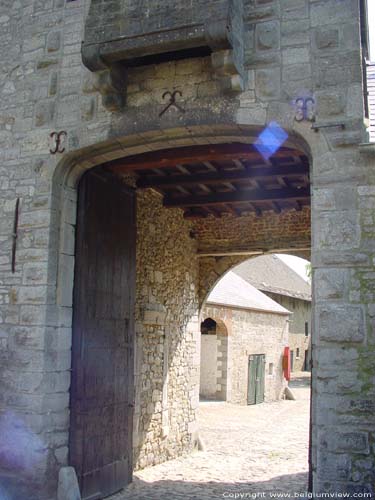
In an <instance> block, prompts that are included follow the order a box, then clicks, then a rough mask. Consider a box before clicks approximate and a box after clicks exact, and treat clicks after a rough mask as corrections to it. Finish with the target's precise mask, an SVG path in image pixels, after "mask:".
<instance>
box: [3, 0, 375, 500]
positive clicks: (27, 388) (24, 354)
mask: <svg viewBox="0 0 375 500" xmlns="http://www.w3.org/2000/svg"><path fill="white" fill-rule="evenodd" d="M104 3H106V2H103V4H104ZM132 3H133V4H134V5H135V4H137V8H139V9H140V10H142V9H143V8H144V2H132ZM185 3H186V2H180V1H176V2H175V3H174V5H173V9H171V10H170V11H169V14H168V15H170V16H172V17H173V15H174V13H177V11H178V10H179V9H181V8H182V5H183V4H185ZM215 3H216V2H214V1H213V2H208V3H207V5H208V7H207V8H210V7H211V6H212V5H214V4H215ZM89 4H90V2H89V1H88V0H74V1H69V2H68V1H64V0H45V1H40V0H24V1H23V2H21V1H19V0H12V1H10V0H3V1H2V2H1V3H0V44H1V47H2V55H1V60H0V68H1V71H0V160H1V162H0V214H1V215H0V346H1V350H0V353H1V363H0V380H1V393H0V410H1V414H0V434H1V436H2V438H1V439H0V478H1V479H0V484H1V488H2V489H3V490H4V492H5V493H4V495H5V494H8V496H10V497H11V498H12V500H13V498H28V499H30V500H35V499H37V500H52V499H55V498H56V491H57V483H58V473H59V470H60V468H61V467H62V466H66V465H67V464H68V461H69V458H68V456H69V449H68V443H69V387H70V368H71V336H72V333H71V325H72V312H73V311H72V290H73V284H74V244H75V242H74V234H75V223H76V215H75V214H76V203H77V185H78V182H79V179H80V177H81V176H82V174H83V173H84V172H85V171H87V170H88V169H90V168H92V167H94V166H96V165H100V164H102V163H104V162H106V161H109V160H112V159H116V158H121V157H124V156H128V155H135V154H137V153H142V152H145V151H154V150H161V149H166V148H173V147H179V146H188V145H196V144H210V143H230V142H243V143H248V142H249V138H250V137H254V136H256V135H257V134H259V133H260V132H261V131H262V130H264V128H265V127H267V125H268V124H269V123H270V122H274V121H276V122H277V123H278V124H279V125H280V126H281V127H283V128H284V130H285V131H286V132H287V133H288V135H289V138H288V140H289V141H290V142H291V143H292V144H294V145H295V147H296V148H300V149H302V150H303V151H305V152H306V154H307V155H308V157H309V160H310V167H311V172H310V177H311V183H312V208H311V260H312V267H313V325H312V337H313V373H312V376H313V411H312V424H313V430H312V445H313V450H312V451H313V453H312V458H313V464H312V470H313V479H314V489H315V491H317V492H322V491H324V492H337V491H339V492H344V491H345V492H351V493H354V492H365V491H367V492H371V493H372V494H374V484H375V480H374V479H375V477H374V471H375V417H374V395H375V394H374V392H375V390H374V377H375V371H374V362H373V360H374V355H375V339H374V325H375V296H374V279H375V278H374V264H375V252H374V248H375V231H374V225H375V220H374V208H375V169H374V165H375V146H374V145H373V144H372V145H371V144H366V141H367V138H366V136H365V133H364V126H363V94H362V90H363V88H362V68H361V41H360V24H359V23H360V20H359V8H358V2H357V0H262V1H261V0H257V1H256V0H244V2H243V5H242V7H243V10H241V12H243V14H242V15H243V18H242V23H239V24H237V26H240V25H242V26H243V32H242V31H238V33H240V38H241V41H242V42H243V46H242V50H243V65H244V75H245V77H244V78H243V79H242V83H243V86H244V88H243V90H241V89H240V88H236V89H235V90H236V92H237V93H232V92H229V93H228V92H225V88H223V85H222V82H221V81H219V80H220V77H221V76H223V75H222V74H220V73H225V72H226V70H227V68H228V65H226V64H224V62H223V61H226V62H228V57H226V56H229V55H230V54H229V55H228V54H221V56H222V57H221V62H223V64H221V65H220V64H219V73H217V71H216V69H215V64H214V63H215V61H213V60H212V59H211V57H210V56H209V55H207V54H196V53H195V54H194V57H192V58H186V59H180V60H177V61H175V60H174V61H165V62H160V63H158V64H155V65H152V64H151V65H150V64H147V65H146V66H134V67H132V68H131V69H130V70H129V72H128V79H129V80H128V87H127V88H128V104H127V105H125V106H124V107H123V108H122V110H121V111H117V112H111V111H109V110H108V109H106V108H105V107H104V106H103V103H102V98H101V95H100V93H99V91H98V84H97V81H96V77H95V76H94V74H93V73H91V72H90V71H89V70H88V69H87V68H85V67H84V65H83V63H82V54H81V42H82V40H83V39H84V27H85V21H86V16H87V13H88V10H89ZM124 4H125V2H124ZM109 5H110V3H109V2H108V5H107V7H109ZM204 8H206V4H205V7H204ZM100 19H101V18H100V16H99V17H98V24H97V28H98V31H100V29H102V28H103V29H104V27H103V26H101V25H100ZM238 29H239V28H238ZM108 39H110V38H108ZM155 43H156V42H155ZM219 59H220V58H219ZM229 59H230V57H229ZM229 62H230V61H229ZM229 67H230V68H231V70H232V69H233V64H232V62H230V64H229ZM117 69H119V73H117V76H119V77H121V76H122V73H121V65H120V68H117ZM214 70H215V71H214ZM231 70H230V69H228V72H229V75H230V80H231V82H232V76H233V73H231V72H230V71H231ZM112 76H114V74H112ZM115 76H116V75H115ZM224 76H225V75H224ZM117 83H118V85H120V88H121V89H122V88H123V85H124V82H122V80H121V78H120V79H119V80H117ZM174 89H176V90H180V91H181V92H182V93H183V96H182V98H181V101H180V104H181V106H182V107H184V109H185V113H179V112H178V111H177V110H175V109H171V110H170V111H169V112H168V113H165V114H164V115H163V116H162V117H160V116H159V114H160V112H161V110H162V108H163V106H164V104H165V103H164V101H163V99H162V95H163V93H164V92H166V91H171V90H174ZM231 90H233V87H231ZM310 96H311V97H313V98H314V100H315V103H316V106H315V110H314V114H315V123H314V126H315V127H316V126H321V125H324V126H326V125H328V127H327V128H321V129H320V130H319V131H315V130H312V128H311V126H312V123H311V122H309V121H301V122H297V121H295V119H294V118H295V114H296V109H295V107H296V99H297V98H299V97H310ZM107 108H108V106H107ZM337 124H339V126H337ZM341 125H343V127H342V126H341ZM54 131H56V132H60V131H64V132H66V138H65V140H64V141H63V144H61V146H60V148H64V149H65V150H64V152H62V153H57V154H55V155H54V154H51V153H50V148H51V147H54V144H51V142H52V140H51V137H50V134H51V132H54ZM60 150H61V149H60ZM17 198H19V199H20V217H19V226H18V239H17V253H16V267H15V272H14V273H12V271H11V256H12V243H13V238H12V234H13V230H14V229H13V227H14V213H15V206H16V200H17ZM138 204H139V213H140V214H142V217H141V218H140V219H138V220H139V222H138V231H139V235H140V236H141V238H140V239H139V241H138V276H137V301H138V302H137V306H136V315H137V356H136V357H137V360H136V362H137V368H136V374H137V376H136V415H135V422H134V437H135V456H136V466H137V467H143V466H145V465H150V464H152V463H158V462H160V461H162V460H164V459H167V458H169V457H171V456H177V455H178V454H180V453H182V452H183V451H185V450H191V448H192V446H193V444H194V441H195V439H196V433H197V428H196V424H195V409H194V405H195V404H196V401H197V389H198V381H199V369H198V368H197V367H198V365H199V345H198V342H199V334H198V324H199V323H198V316H199V312H200V310H199V306H200V305H202V303H203V301H204V298H205V297H206V295H207V294H208V292H209V291H210V289H211V287H212V286H213V285H214V284H215V282H216V281H217V280H218V279H219V278H220V276H221V275H222V274H223V273H224V272H225V271H227V270H228V269H229V268H231V267H232V266H234V265H235V264H237V263H239V262H240V261H241V260H243V259H244V258H247V257H246V256H248V255H249V254H251V253H252V252H254V251H256V252H259V253H262V252H264V251H266V252H268V251H272V250H277V249H279V248H280V246H281V247H282V248H283V249H290V250H291V252H293V253H298V252H309V248H306V240H307V239H310V238H309V234H310V233H309V232H308V230H307V223H308V219H309V216H310V214H307V213H305V212H304V211H302V212H298V213H297V212H294V211H291V212H290V213H289V215H287V214H285V215H284V214H279V215H274V214H264V215H263V217H264V219H263V220H268V219H270V220H273V223H272V225H271V226H270V227H269V228H268V227H267V224H265V225H264V227H263V228H262V230H261V233H260V235H259V241H260V242H259V244H257V241H256V239H257V238H258V237H257V238H251V236H249V234H251V225H252V224H255V225H256V224H257V223H258V222H259V223H260V224H261V221H262V218H259V219H255V216H253V215H249V216H244V218H243V219H240V220H239V221H237V222H236V224H238V231H236V232H232V233H227V234H228V235H229V236H228V238H227V241H225V236H224V235H223V234H224V233H225V232H226V231H227V230H228V229H227V228H226V229H225V230H224V229H222V230H221V229H220V227H221V228H224V226H225V225H226V223H225V221H224V222H223V221H220V220H211V219H210V220H207V221H205V222H203V223H202V224H201V223H198V224H197V225H196V226H195V225H194V222H189V223H188V222H187V221H185V220H184V219H183V217H182V213H179V211H178V210H176V211H175V212H169V211H168V210H167V209H165V208H162V207H161V206H160V203H159V201H158V200H157V199H156V198H155V196H154V194H153V193H139V195H138ZM306 212H307V211H306ZM289 218H290V220H291V221H292V222H291V225H293V220H300V221H302V223H301V226H300V229H301V231H299V229H298V230H296V233H293V231H292V230H291V233H290V238H285V237H284V234H283V232H282V231H280V232H279V233H278V235H277V237H276V238H275V237H273V236H272V234H270V233H271V232H272V231H273V230H274V229H275V228H277V227H278V224H279V223H280V226H279V227H282V224H283V221H284V220H285V219H289ZM256 221H258V222H256ZM206 223H207V225H206ZM208 226H211V227H218V231H217V234H220V235H221V236H220V241H219V242H218V241H213V242H211V243H214V247H216V243H220V245H219V246H220V252H219V253H220V254H221V255H217V248H213V246H212V245H211V243H210V242H207V240H205V238H204V234H208V233H210V231H211V230H210V228H209V227H208ZM244 226H246V229H245V228H244ZM275 230H277V229H275ZM242 231H244V238H242V236H241V232H242ZM234 233H235V234H234ZM211 234H212V233H211ZM254 234H255V233H254ZM153 235H154V236H155V237H153ZM200 235H202V238H201V236H200ZM296 235H297V236H298V235H299V236H302V237H301V238H298V242H297V244H295V242H294V243H293V239H294V236H296ZM232 239H233V241H232ZM242 239H243V244H241V245H240V243H241V241H242ZM265 243H266V244H265ZM240 246H241V248H239V247H240ZM308 246H310V245H308ZM254 248H255V249H256V250H254ZM233 249H234V252H232V253H231V250H233ZM200 251H202V253H201V254H199V252H200ZM215 252H216V253H215ZM202 254H203V255H202ZM244 254H246V255H244ZM198 260H199V262H198ZM194 335H196V336H195V337H194ZM151 375H152V377H151ZM4 436H5V438H4Z"/></svg>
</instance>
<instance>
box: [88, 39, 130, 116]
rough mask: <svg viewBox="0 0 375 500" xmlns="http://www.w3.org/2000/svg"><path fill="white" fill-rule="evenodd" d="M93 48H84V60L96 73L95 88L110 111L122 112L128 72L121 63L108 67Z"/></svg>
mask: <svg viewBox="0 0 375 500" xmlns="http://www.w3.org/2000/svg"><path fill="white" fill-rule="evenodd" d="M92 49H93V47H90V46H83V48H82V60H83V63H84V64H85V66H86V67H87V68H88V69H89V70H90V71H92V72H93V73H94V87H95V89H96V90H97V91H98V92H100V94H101V95H102V102H103V106H104V107H105V108H106V109H108V111H121V110H122V109H123V108H124V107H125V104H126V86H127V71H126V67H125V66H124V65H123V64H121V63H113V64H112V65H111V66H107V65H106V64H105V63H104V62H103V60H102V59H101V57H100V55H99V54H98V53H97V52H96V50H92Z"/></svg>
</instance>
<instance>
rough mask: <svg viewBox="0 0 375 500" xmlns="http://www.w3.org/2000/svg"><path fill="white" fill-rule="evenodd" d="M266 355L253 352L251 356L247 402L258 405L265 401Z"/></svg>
mask: <svg viewBox="0 0 375 500" xmlns="http://www.w3.org/2000/svg"><path fill="white" fill-rule="evenodd" d="M265 365H266V356H265V355H264V354H252V355H251V356H249V372H248V386H247V404H248V405H256V404H259V403H263V402H264V372H265Z"/></svg>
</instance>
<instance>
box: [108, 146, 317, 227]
mask: <svg viewBox="0 0 375 500" xmlns="http://www.w3.org/2000/svg"><path fill="white" fill-rule="evenodd" d="M105 167H106V168H107V169H109V170H111V171H112V172H114V173H115V174H116V175H118V176H120V177H121V176H122V175H127V174H129V173H132V174H135V176H136V185H137V188H139V189H146V188H152V189H155V190H157V191H158V192H159V193H160V194H162V196H163V204H164V206H166V207H180V208H182V209H183V210H184V216H185V217H186V218H199V217H208V216H214V217H221V216H222V215H223V214H230V215H232V216H241V215H242V214H244V213H248V212H255V213H256V214H257V215H258V216H261V215H262V213H263V212H264V211H267V210H273V211H274V212H276V213H281V212H282V211H285V210H291V209H294V210H302V209H303V207H304V206H306V205H309V204H310V181H309V163H308V159H307V157H306V156H305V154H304V153H303V152H301V151H298V150H296V149H291V148H286V147H281V148H280V149H279V150H278V151H277V152H276V153H275V154H274V155H273V156H271V157H270V158H267V159H265V158H263V157H262V155H261V154H260V153H259V152H258V151H257V150H256V149H255V148H254V146H253V145H251V144H250V145H248V144H243V143H238V144H214V145H212V144H210V145H207V146H191V147H181V148H176V149H168V150H163V151H156V152H147V153H144V154H140V155H137V156H134V157H126V158H123V159H120V160H115V161H112V162H110V163H108V164H106V165H105Z"/></svg>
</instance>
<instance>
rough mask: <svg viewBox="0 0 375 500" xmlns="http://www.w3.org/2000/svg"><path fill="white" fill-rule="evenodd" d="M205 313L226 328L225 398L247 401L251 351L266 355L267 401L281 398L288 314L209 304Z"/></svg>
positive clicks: (244, 402) (236, 401)
mask: <svg viewBox="0 0 375 500" xmlns="http://www.w3.org/2000/svg"><path fill="white" fill-rule="evenodd" d="M202 314H203V315H204V317H205V318H212V319H214V320H218V321H219V322H221V323H222V324H223V325H225V327H226V329H227V336H226V341H227V345H228V347H227V351H228V354H227V357H228V358H227V363H226V364H227V374H226V377H225V378H226V383H227V394H226V398H225V400H226V401H228V402H230V403H234V404H241V405H246V404H247V388H248V362H249V356H250V355H251V354H265V355H266V356H265V362H266V364H265V394H264V395H265V401H267V402H269V401H277V400H279V399H281V398H282V396H283V392H284V389H285V387H286V385H287V383H286V380H285V378H284V376H283V369H282V355H283V352H284V347H285V346H287V345H288V337H289V335H288V333H289V328H288V322H287V318H288V316H286V315H285V314H277V313H267V312H266V311H264V312H260V311H252V310H250V309H241V308H234V307H233V308H232V307H224V306H218V305H214V304H207V305H206V306H205V307H204V309H203V313H202ZM221 342H223V337H222V339H221ZM270 365H272V366H270ZM223 378H224V377H223Z"/></svg>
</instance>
